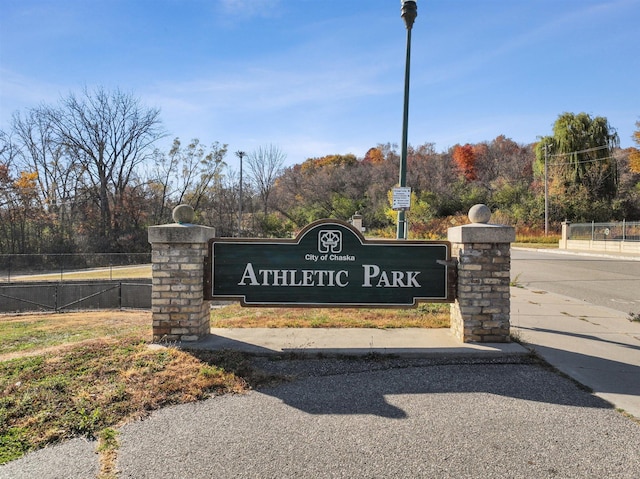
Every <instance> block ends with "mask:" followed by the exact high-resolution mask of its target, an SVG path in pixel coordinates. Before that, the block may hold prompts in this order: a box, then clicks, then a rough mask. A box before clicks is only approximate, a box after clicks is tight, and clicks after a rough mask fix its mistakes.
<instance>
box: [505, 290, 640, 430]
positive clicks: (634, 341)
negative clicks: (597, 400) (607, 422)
mask: <svg viewBox="0 0 640 479" xmlns="http://www.w3.org/2000/svg"><path fill="white" fill-rule="evenodd" d="M511 328H512V334H516V335H517V336H519V338H520V339H521V340H522V341H524V342H525V343H526V344H527V345H528V347H530V348H531V349H533V350H534V351H535V352H536V353H537V354H538V355H539V356H541V357H542V358H543V359H544V360H545V361H547V362H548V363H549V364H551V365H553V366H554V367H555V368H557V369H558V370H560V371H562V372H563V373H565V374H567V375H568V376H569V377H571V378H573V379H575V380H576V381H578V382H579V383H581V384H583V385H584V386H587V387H588V388H590V389H592V390H593V392H594V393H595V394H596V395H597V396H600V397H601V398H603V399H605V400H606V401H608V402H610V403H612V404H613V405H614V406H615V407H617V408H620V409H623V410H624V411H626V412H627V413H629V414H632V415H633V416H635V417H636V418H640V323H639V322H632V321H630V320H629V316H628V315H626V314H624V313H621V312H619V311H616V310H613V309H609V308H604V307H600V306H595V305H593V304H590V303H587V302H585V301H580V300H578V299H573V298H569V297H567V296H562V295H558V294H553V293H547V292H545V291H536V290H529V289H524V288H511Z"/></svg>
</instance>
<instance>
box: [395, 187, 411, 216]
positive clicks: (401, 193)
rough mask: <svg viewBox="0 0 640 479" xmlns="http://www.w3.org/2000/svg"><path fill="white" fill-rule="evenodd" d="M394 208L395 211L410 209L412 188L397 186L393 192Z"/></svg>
mask: <svg viewBox="0 0 640 479" xmlns="http://www.w3.org/2000/svg"><path fill="white" fill-rule="evenodd" d="M392 208H393V209H394V210H395V211H408V210H409V209H410V208H411V188H410V187H408V186H397V187H395V188H394V189H393V193H392Z"/></svg>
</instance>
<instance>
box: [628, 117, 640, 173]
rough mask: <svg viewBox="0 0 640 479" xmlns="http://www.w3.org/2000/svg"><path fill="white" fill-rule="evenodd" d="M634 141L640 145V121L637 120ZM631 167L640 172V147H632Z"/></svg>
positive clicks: (630, 153)
mask: <svg viewBox="0 0 640 479" xmlns="http://www.w3.org/2000/svg"><path fill="white" fill-rule="evenodd" d="M633 141H635V143H636V145H638V146H639V147H640V121H636V131H634V132H633ZM629 168H630V169H631V171H633V172H634V173H640V149H638V148H635V147H632V148H630V151H629Z"/></svg>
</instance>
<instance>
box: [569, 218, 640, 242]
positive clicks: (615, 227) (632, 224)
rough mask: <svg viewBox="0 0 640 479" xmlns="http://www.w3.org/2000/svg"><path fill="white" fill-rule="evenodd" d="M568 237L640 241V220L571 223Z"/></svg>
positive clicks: (592, 239) (589, 239) (572, 238)
mask: <svg viewBox="0 0 640 479" xmlns="http://www.w3.org/2000/svg"><path fill="white" fill-rule="evenodd" d="M567 239H569V240H588V241H640V221H622V222H619V223H595V222H592V223H575V224H570V225H569V231H568V235H567Z"/></svg>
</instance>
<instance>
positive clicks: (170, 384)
mask: <svg viewBox="0 0 640 479" xmlns="http://www.w3.org/2000/svg"><path fill="white" fill-rule="evenodd" d="M245 389H246V382H245V381H244V380H243V379H242V378H240V377H238V376H236V375H235V374H233V373H232V372H229V371H226V370H225V369H224V368H223V367H220V366H218V365H215V364H211V365H210V364H208V363H206V362H203V361H201V360H200V359H198V358H197V357H196V356H194V355H192V354H189V353H187V352H184V351H179V350H177V349H173V348H159V349H157V348H149V347H148V344H147V343H146V342H144V341H141V340H140V339H139V338H127V339H120V340H117V341H113V340H94V341H91V342H88V343H83V344H82V345H76V346H71V347H69V348H67V349H65V350H63V351H60V352H57V353H51V354H43V355H38V356H32V357H22V358H17V359H13V360H10V361H2V362H0V391H2V392H3V394H2V396H1V397H0V464H3V463H5V462H8V461H11V460H13V459H16V458H18V457H20V456H22V455H23V454H25V453H26V452H28V451H31V450H34V449H38V448H41V447H43V446H45V445H47V444H52V443H56V442H59V441H62V440H65V439H69V438H73V437H78V436H86V437H91V438H94V437H98V436H100V435H102V436H105V435H107V436H108V435H109V434H108V432H105V430H106V429H107V428H111V427H114V426H117V425H119V424H122V423H123V422H126V421H128V420H131V419H136V418H140V417H143V416H145V415H146V414H148V412H149V411H151V410H154V409H157V408H160V407H163V406H166V405H170V404H179V403H184V402H190V401H195V400H198V399H202V398H205V397H207V396H209V395H210V394H212V393H223V392H228V391H235V392H241V391H243V390H245ZM100 444H101V446H100V447H103V448H109V447H110V448H111V449H113V447H114V443H113V440H111V441H110V446H109V445H108V444H107V445H105V443H104V440H103V441H101V442H100ZM98 452H100V451H98ZM103 452H104V451H103Z"/></svg>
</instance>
